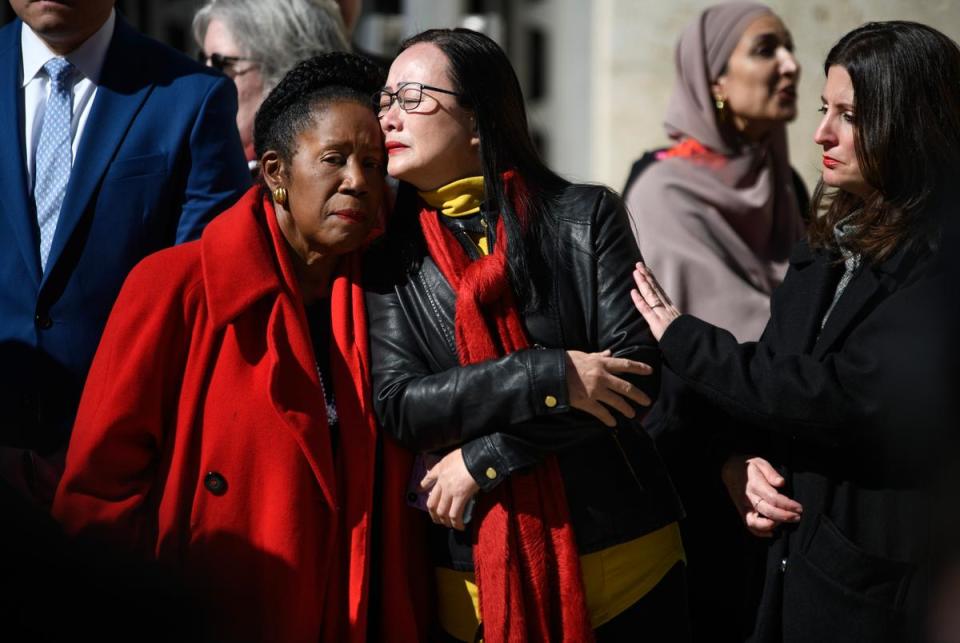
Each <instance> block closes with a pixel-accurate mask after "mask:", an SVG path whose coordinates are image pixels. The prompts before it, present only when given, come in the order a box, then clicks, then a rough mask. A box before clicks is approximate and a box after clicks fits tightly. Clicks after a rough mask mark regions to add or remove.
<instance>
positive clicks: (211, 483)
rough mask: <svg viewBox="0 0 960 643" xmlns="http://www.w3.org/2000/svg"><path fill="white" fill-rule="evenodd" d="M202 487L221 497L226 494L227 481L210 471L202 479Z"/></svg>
mask: <svg viewBox="0 0 960 643" xmlns="http://www.w3.org/2000/svg"><path fill="white" fill-rule="evenodd" d="M203 486H204V487H206V488H207V491H209V492H210V493H212V494H213V495H215V496H222V495H223V494H225V493H226V492H227V479H226V478H224V477H223V476H222V475H220V474H219V473H217V472H216V471H211V472H209V473H208V474H207V475H206V476H205V477H204V478H203Z"/></svg>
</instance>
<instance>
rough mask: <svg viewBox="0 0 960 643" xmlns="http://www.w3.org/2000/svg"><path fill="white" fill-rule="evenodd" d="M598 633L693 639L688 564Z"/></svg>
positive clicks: (661, 640)
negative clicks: (689, 604) (689, 609)
mask: <svg viewBox="0 0 960 643" xmlns="http://www.w3.org/2000/svg"><path fill="white" fill-rule="evenodd" d="M480 629H481V630H482V629H483V628H482V627H481V628H480ZM594 635H595V636H596V639H597V643H621V641H622V642H627V641H629V642H631V643H632V642H633V641H639V640H644V641H656V642H657V643H681V642H682V643H689V642H690V640H691V638H690V615H689V612H688V609H687V572H686V569H685V567H684V564H683V563H677V564H676V565H674V566H673V567H671V568H670V571H669V572H667V574H666V576H664V577H663V578H662V579H661V580H660V582H659V583H657V586H656V587H654V588H653V589H652V590H650V592H649V593H648V594H647V595H646V596H644V597H643V598H641V599H640V600H639V601H637V602H636V603H634V604H633V605H631V606H630V607H628V608H627V609H626V610H624V611H623V612H621V613H620V614H618V615H617V616H616V617H614V618H613V620H610V621H607V622H606V623H604V624H603V625H601V626H600V627H598V628H597V629H596V630H594ZM431 640H432V641H433V642H434V643H458V642H459V639H455V638H453V637H452V636H450V635H449V634H447V633H446V632H443V631H438V632H437V633H436V634H435V635H434V636H433V637H432V639H431ZM459 643H462V642H459Z"/></svg>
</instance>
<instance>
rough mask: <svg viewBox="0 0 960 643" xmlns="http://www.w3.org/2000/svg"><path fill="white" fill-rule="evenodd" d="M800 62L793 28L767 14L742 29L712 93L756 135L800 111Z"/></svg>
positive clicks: (739, 125)
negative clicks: (798, 88) (796, 54)
mask: <svg viewBox="0 0 960 643" xmlns="http://www.w3.org/2000/svg"><path fill="white" fill-rule="evenodd" d="M799 79H800V64H799V63H798V62H797V59H796V58H795V57H794V55H793V39H792V38H791V36H790V32H788V31H787V28H786V27H785V26H784V25H783V22H781V21H780V18H777V17H776V16H774V15H764V16H761V17H759V18H757V19H756V20H754V21H753V22H751V23H750V25H749V26H748V27H747V29H746V31H744V32H743V36H741V37H740V41H739V42H738V43H737V46H736V48H734V50H733V53H732V54H730V60H728V61H727V66H726V70H725V71H724V73H723V75H721V76H720V77H719V78H718V79H717V81H716V82H715V83H714V84H713V87H712V89H713V95H714V97H716V98H718V99H722V100H723V101H724V102H725V103H726V109H728V110H729V111H730V114H731V117H732V123H733V125H734V127H736V128H737V130H738V131H740V132H742V133H743V134H744V135H745V136H746V137H747V138H750V139H753V140H756V139H757V138H761V137H762V136H763V135H765V134H766V133H767V132H768V131H770V129H771V128H772V127H773V126H774V125H776V124H778V123H783V122H786V121H791V120H793V119H794V117H796V115H797V82H798V81H799Z"/></svg>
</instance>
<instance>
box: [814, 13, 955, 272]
mask: <svg viewBox="0 0 960 643" xmlns="http://www.w3.org/2000/svg"><path fill="white" fill-rule="evenodd" d="M834 65H840V66H841V67H843V68H844V69H845V70H846V71H847V73H848V74H849V75H850V80H851V82H852V83H853V92H854V102H855V109H854V145H855V149H856V154H857V162H858V164H859V166H860V172H861V173H862V174H863V178H864V180H865V181H866V182H867V183H868V184H869V185H870V187H872V188H873V189H874V190H875V191H874V193H873V194H872V195H871V196H869V197H868V198H867V199H862V198H860V197H858V196H856V195H853V194H850V193H848V192H844V191H841V190H829V189H828V188H827V186H825V185H824V183H823V180H822V179H821V180H820V182H819V183H818V184H817V189H816V191H815V192H814V196H813V208H814V213H819V214H820V216H814V217H813V220H812V221H811V225H810V230H809V233H810V241H811V245H814V246H821V247H827V248H834V247H835V246H836V240H835V238H834V226H835V225H836V224H837V223H838V222H839V221H841V220H843V219H844V218H846V217H848V216H850V215H853V218H852V219H851V220H850V223H851V224H852V225H853V226H854V229H855V230H857V234H855V235H853V237H854V238H853V239H850V240H847V239H845V240H844V245H849V246H852V248H851V249H853V250H854V251H856V252H858V253H860V254H862V255H863V257H864V258H865V259H866V260H867V261H870V262H877V261H882V260H883V259H885V258H886V257H888V256H889V255H891V254H892V253H893V252H894V251H895V250H896V249H897V248H899V247H900V246H901V245H902V244H903V243H905V242H921V243H925V244H926V245H928V246H933V245H935V244H936V242H937V235H938V231H939V227H940V223H941V222H940V220H939V215H941V214H942V213H943V212H944V210H945V209H946V208H947V207H948V206H949V204H950V202H951V201H955V199H956V195H957V186H956V184H957V183H958V176H960V48H958V47H957V44H956V43H955V42H953V41H952V40H950V38H948V37H946V36H945V35H943V34H942V33H940V32H939V31H937V30H936V29H933V28H932V27H928V26H926V25H921V24H918V23H915V22H903V21H891V22H871V23H867V24H865V25H863V26H862V27H859V28H857V29H854V30H853V31H851V32H850V33H848V34H847V35H845V36H844V37H843V38H841V39H840V41H839V42H837V44H836V45H834V46H833V48H832V49H831V50H830V53H828V54H827V59H826V62H825V63H824V65H823V69H824V74H826V73H827V72H828V71H829V70H830V68H831V67H833V66H834Z"/></svg>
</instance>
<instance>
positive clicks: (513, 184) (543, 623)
mask: <svg viewBox="0 0 960 643" xmlns="http://www.w3.org/2000/svg"><path fill="white" fill-rule="evenodd" d="M504 182H505V184H506V187H507V192H508V196H509V197H510V198H511V199H512V200H513V201H514V203H518V200H517V199H516V198H515V196H516V195H515V192H516V191H517V190H523V189H524V185H523V183H522V181H521V180H520V178H519V177H517V176H516V175H515V174H514V173H513V172H508V173H506V174H505V175H504ZM515 207H516V209H517V213H518V215H519V216H520V220H521V223H522V222H523V221H524V219H525V213H524V212H523V211H522V208H521V207H518V206H515ZM439 217H440V215H439V214H438V213H437V211H436V210H433V209H431V208H429V207H425V208H424V209H423V210H422V211H421V213H420V226H421V228H422V230H423V235H424V238H425V239H426V242H427V248H428V250H429V252H430V257H431V258H432V259H433V261H434V262H435V263H436V264H437V267H439V268H440V272H442V273H443V276H444V277H445V278H446V280H447V281H448V282H449V283H450V285H451V287H452V288H453V289H454V290H455V291H456V295H457V304H456V316H455V323H454V326H455V329H456V340H457V352H458V357H459V360H460V364H461V365H464V366H465V365H467V364H475V363H477V362H482V361H484V360H489V359H494V358H497V357H500V356H502V355H506V354H509V353H513V352H515V351H519V350H523V349H526V348H529V346H530V343H529V341H528V340H527V336H526V333H525V331H524V328H523V323H522V322H521V319H520V314H519V312H518V311H517V306H516V303H515V301H514V297H513V293H512V291H511V289H510V282H509V279H508V274H507V255H506V252H507V237H506V232H505V230H504V226H503V218H502V217H501V218H500V220H499V221H498V222H497V239H496V244H495V248H494V250H493V253H492V254H490V255H488V256H486V257H482V258H481V259H478V260H476V261H471V260H470V258H469V257H468V256H467V253H466V252H464V250H463V248H462V247H461V246H460V244H459V243H458V242H457V240H456V238H455V237H454V236H453V234H452V233H451V232H450V231H449V230H448V229H447V227H446V226H445V225H443V223H442V222H441V221H440V219H439ZM478 394H481V393H480V392H478ZM478 509H479V511H478V512H477V515H476V516H475V519H474V524H475V525H476V529H477V537H476V544H475V545H474V548H473V559H474V565H475V568H476V576H477V586H478V588H479V593H480V614H481V618H482V620H483V629H484V640H485V641H487V642H488V643H501V642H509V643H514V642H522V641H569V642H570V643H573V642H577V643H580V642H584V641H592V640H593V630H592V629H591V627H590V616H589V614H588V612H587V604H586V597H585V593H584V590H583V581H582V578H581V574H580V559H579V557H578V554H577V547H576V543H575V541H574V535H573V528H572V527H571V525H570V511H569V508H568V507H567V500H566V495H565V494H564V491H563V480H562V479H561V477H560V467H559V465H558V464H557V460H556V458H555V457H554V456H548V457H547V459H546V460H545V461H544V462H543V463H542V464H541V465H539V466H537V467H536V468H534V469H533V471H531V472H530V473H525V474H516V473H515V474H513V475H512V476H510V478H509V479H508V480H506V481H504V482H502V483H501V484H500V485H498V486H497V487H496V488H495V489H494V490H493V491H491V492H489V493H486V494H483V495H482V496H481V498H480V504H479V505H478Z"/></svg>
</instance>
